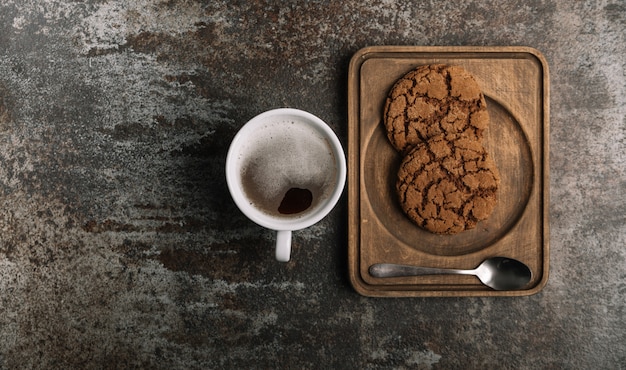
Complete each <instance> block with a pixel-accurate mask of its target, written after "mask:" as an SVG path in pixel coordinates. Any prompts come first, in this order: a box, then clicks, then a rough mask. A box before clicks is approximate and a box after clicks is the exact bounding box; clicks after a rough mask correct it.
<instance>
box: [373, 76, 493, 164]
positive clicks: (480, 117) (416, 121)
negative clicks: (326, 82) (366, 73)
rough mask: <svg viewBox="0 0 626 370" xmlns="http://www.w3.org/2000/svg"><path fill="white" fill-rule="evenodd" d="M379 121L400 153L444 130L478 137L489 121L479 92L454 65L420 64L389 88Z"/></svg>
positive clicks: (475, 84)
mask: <svg viewBox="0 0 626 370" xmlns="http://www.w3.org/2000/svg"><path fill="white" fill-rule="evenodd" d="M383 122H384V125H385V128H386V130H387V137H388V138H389V141H390V142H391V144H392V145H393V146H394V147H395V148H396V150H398V151H399V152H402V153H407V152H408V151H409V150H410V149H411V148H412V147H413V146H414V145H416V144H419V143H422V142H424V141H426V140H428V139H429V138H431V137H433V136H436V135H439V134H447V135H454V136H467V137H470V138H473V139H475V140H480V139H482V132H483V130H484V129H485V128H486V127H487V126H488V124H489V115H488V113H487V105H486V102H485V98H484V96H483V93H482V92H481V90H480V87H479V85H478V83H477V82H476V80H475V79H474V77H472V75H471V74H470V73H468V72H467V71H466V70H465V69H463V68H462V67H458V66H447V65H443V64H432V65H425V66H420V67H418V68H416V69H414V70H412V71H411V72H409V73H407V74H406V75H404V76H403V77H402V78H400V79H399V80H398V81H397V82H396V83H395V84H394V85H393V87H392V88H391V90H390V91H389V95H388V97H387V100H386V102H385V107H384V116H383Z"/></svg>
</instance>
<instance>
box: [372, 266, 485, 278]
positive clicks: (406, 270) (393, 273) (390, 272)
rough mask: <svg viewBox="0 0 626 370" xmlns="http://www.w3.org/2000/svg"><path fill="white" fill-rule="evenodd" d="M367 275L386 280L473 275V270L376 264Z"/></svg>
mask: <svg viewBox="0 0 626 370" xmlns="http://www.w3.org/2000/svg"><path fill="white" fill-rule="evenodd" d="M369 273H370V275H372V276H374V277H378V278H386V277H399V276H419V275H449V274H457V275H474V270H457V269H441V268H434V267H419V266H409V265H398V264H395V263H377V264H374V265H372V266H370V268H369Z"/></svg>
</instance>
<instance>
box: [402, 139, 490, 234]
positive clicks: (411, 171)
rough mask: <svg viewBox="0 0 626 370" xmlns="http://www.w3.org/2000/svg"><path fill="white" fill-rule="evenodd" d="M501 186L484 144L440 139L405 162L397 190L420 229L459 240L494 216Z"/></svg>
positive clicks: (420, 147) (423, 146) (416, 150)
mask: <svg viewBox="0 0 626 370" xmlns="http://www.w3.org/2000/svg"><path fill="white" fill-rule="evenodd" d="M499 184H500V176H499V173H498V169H497V168H496V165H495V163H494V162H493V160H492V159H491V157H489V155H488V154H487V152H486V150H485V148H484V147H483V146H482V144H481V143H480V142H479V141H477V140H473V139H471V138H468V137H461V138H457V137H454V136H450V135H444V134H440V135H437V136H435V137H433V138H430V139H429V140H427V141H425V142H423V143H421V144H418V145H417V146H415V148H414V149H413V150H411V151H410V152H409V153H408V154H407V155H406V156H405V157H404V159H403V161H402V164H401V166H400V169H399V171H398V178H397V183H396V190H397V193H398V197H399V201H400V205H401V207H402V209H403V211H404V212H405V213H406V215H407V216H408V217H409V218H410V219H411V221H413V222H414V223H415V224H417V225H418V226H420V227H422V228H424V229H426V230H428V231H431V232H433V233H437V234H456V233H458V232H461V231H463V230H468V229H472V228H474V227H475V226H476V223H477V222H478V221H481V220H484V219H486V218H487V217H488V216H489V215H490V214H491V212H492V211H493V209H494V208H495V205H496V201H497V197H496V195H497V190H498V187H499Z"/></svg>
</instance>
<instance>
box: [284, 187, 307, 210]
mask: <svg viewBox="0 0 626 370" xmlns="http://www.w3.org/2000/svg"><path fill="white" fill-rule="evenodd" d="M311 203H313V193H311V190H309V189H300V188H291V189H289V190H287V193H285V196H284V197H283V200H282V201H281V202H280V206H278V212H280V213H282V214H284V215H293V214H295V213H300V212H304V211H306V210H307V209H308V208H309V207H310V206H311Z"/></svg>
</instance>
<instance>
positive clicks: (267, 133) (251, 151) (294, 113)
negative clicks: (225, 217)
mask: <svg viewBox="0 0 626 370" xmlns="http://www.w3.org/2000/svg"><path fill="white" fill-rule="evenodd" d="M345 181H346V160H345V155H344V151H343V148H342V147H341V143H340V142H339V139H338V138H337V136H336V135H335V133H334V132H333V130H332V129H331V128H330V127H329V126H328V125H327V124H326V123H325V122H324V121H322V120H321V119H319V118H318V117H316V116H314V115H313V114H311V113H308V112H304V111H302V110H298V109H291V108H280V109H274V110H270V111H267V112H264V113H261V114H259V115H258V116H256V117H254V118H252V119H251V120H250V121H248V122H247V123H246V124H245V125H244V126H243V127H242V128H241V129H240V130H239V132H238V133H237V135H235V137H234V139H233V141H232V143H231V145H230V148H229V150H228V155H227V157H226V182H227V184H228V189H229V191H230V194H231V196H232V198H233V200H234V201H235V204H236V205H237V207H239V209H240V210H241V212H243V213H244V214H245V215H246V216H247V217H248V218H249V219H250V220H252V221H253V222H255V223H257V224H258V225H260V226H263V227H266V228H268V229H271V230H276V231H277V235H276V259H277V260H278V261H282V262H287V261H289V259H290V255H291V233H292V231H295V230H300V229H304V228H307V227H309V226H311V225H313V224H315V223H317V222H318V221H320V220H321V219H322V218H324V217H325V216H326V215H327V214H328V213H329V212H330V211H331V210H332V209H333V208H334V206H335V205H336V204H337V201H338V200H339V198H340V197H341V193H342V192H343V188H344V185H345ZM292 188H298V189H307V190H308V191H310V192H311V193H312V201H311V205H310V206H309V207H307V208H306V209H305V210H303V211H301V212H296V213H291V214H283V213H281V212H279V211H278V208H279V206H280V204H281V200H282V201H284V199H285V193H286V192H287V191H288V190H289V189H292Z"/></svg>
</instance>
